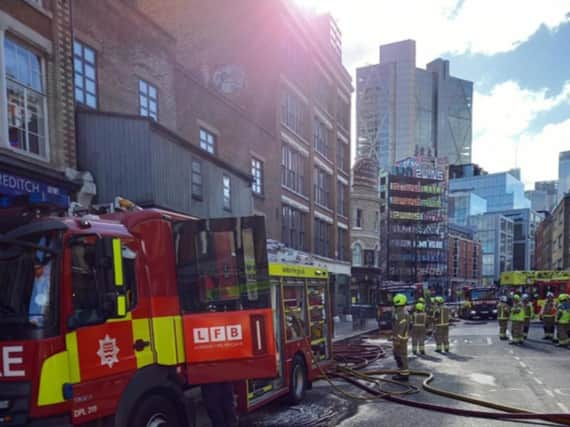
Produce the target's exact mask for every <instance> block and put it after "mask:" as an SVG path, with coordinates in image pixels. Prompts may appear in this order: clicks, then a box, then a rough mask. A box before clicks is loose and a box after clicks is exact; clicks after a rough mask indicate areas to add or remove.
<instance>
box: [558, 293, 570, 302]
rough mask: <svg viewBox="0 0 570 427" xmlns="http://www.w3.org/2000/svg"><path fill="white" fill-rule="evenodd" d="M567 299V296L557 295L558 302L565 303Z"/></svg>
mask: <svg viewBox="0 0 570 427" xmlns="http://www.w3.org/2000/svg"><path fill="white" fill-rule="evenodd" d="M567 299H568V294H560V295H558V301H566V300H567Z"/></svg>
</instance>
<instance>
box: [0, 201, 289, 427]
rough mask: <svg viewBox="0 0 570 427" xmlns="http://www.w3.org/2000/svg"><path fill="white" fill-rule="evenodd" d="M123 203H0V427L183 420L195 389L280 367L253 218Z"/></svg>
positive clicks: (270, 373)
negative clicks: (116, 208) (79, 210)
mask: <svg viewBox="0 0 570 427" xmlns="http://www.w3.org/2000/svg"><path fill="white" fill-rule="evenodd" d="M4 205H6V203H4ZM26 205H27V203H26ZM122 205H123V207H128V208H129V209H128V210H123V211H120V212H113V213H107V214H102V215H100V216H93V215H84V216H82V217H70V216H65V215H62V214H61V213H54V212H51V213H50V214H46V213H45V209H44V208H42V207H39V206H38V207H37V209H35V208H34V209H30V206H29V205H27V206H22V205H18V204H16V205H15V206H14V205H13V206H12V207H10V208H5V209H4V212H3V216H2V217H1V218H3V219H0V426H1V425H9V426H15V425H26V426H48V425H49V426H60V427H61V426H71V425H81V424H88V423H90V422H92V421H97V422H99V421H104V425H113V426H116V427H127V426H128V427H139V426H147V425H169V426H191V425H192V424H193V421H192V420H193V409H192V404H191V402H190V401H189V400H188V399H187V398H185V396H184V391H185V390H186V389H188V388H189V387H190V386H191V385H195V384H202V383H208V382H220V381H242V380H245V379H252V378H253V379H256V378H273V377H275V376H276V375H277V364H276V358H277V355H276V344H275V341H274V333H273V330H274V326H273V313H272V309H271V298H272V297H274V296H273V295H272V294H271V291H270V286H269V285H268V284H269V280H268V263H267V255H266V246H265V245H266V243H265V228H264V222H263V218H262V217H244V218H223V219H210V220H199V219H196V218H191V217H187V216H182V215H177V214H173V213H169V212H163V211H156V210H142V209H140V208H136V207H133V206H132V205H131V204H129V203H122ZM131 208H132V209H131ZM46 209H47V208H46ZM280 369H281V368H280ZM107 422H108V424H106V423H107ZM152 422H155V424H152ZM161 422H162V424H160V423H161ZM97 425H99V424H97Z"/></svg>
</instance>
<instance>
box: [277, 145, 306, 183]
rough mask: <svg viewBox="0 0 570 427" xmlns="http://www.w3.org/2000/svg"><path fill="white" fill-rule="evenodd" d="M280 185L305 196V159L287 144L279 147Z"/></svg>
mask: <svg viewBox="0 0 570 427" xmlns="http://www.w3.org/2000/svg"><path fill="white" fill-rule="evenodd" d="M281 184H282V185H283V186H285V187H287V188H289V189H291V190H293V191H295V192H297V193H299V194H305V193H306V188H305V158H304V157H303V155H302V154H301V153H300V152H298V151H296V150H295V149H293V148H291V147H290V146H289V145H287V144H283V145H282V146H281Z"/></svg>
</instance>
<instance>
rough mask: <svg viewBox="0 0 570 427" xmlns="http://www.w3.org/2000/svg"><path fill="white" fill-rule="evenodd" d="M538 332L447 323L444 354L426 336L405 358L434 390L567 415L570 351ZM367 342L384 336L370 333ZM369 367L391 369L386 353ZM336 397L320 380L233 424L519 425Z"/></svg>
mask: <svg viewBox="0 0 570 427" xmlns="http://www.w3.org/2000/svg"><path fill="white" fill-rule="evenodd" d="M542 335H543V334H542V326H541V325H540V324H533V325H532V327H531V331H530V336H529V340H528V341H527V342H526V343H525V345H524V346H523V347H517V346H512V345H509V344H508V343H507V342H506V341H500V340H499V338H498V328H497V324H496V322H493V321H491V322H488V323H485V322H461V323H459V324H457V325H456V326H454V327H452V328H451V334H450V338H451V339H450V341H451V351H452V353H451V354H449V355H440V354H438V353H435V352H434V350H435V344H434V343H433V342H432V341H430V342H428V344H427V347H426V351H427V353H428V354H427V355H426V356H425V357H415V356H411V357H410V368H411V369H418V370H427V371H432V372H433V373H434V374H435V380H434V382H433V385H435V386H437V387H439V388H444V389H447V390H451V391H456V392H459V393H462V394H467V395H471V396H473V397H476V398H481V399H485V400H491V401H494V402H498V403H502V404H506V405H512V406H517V407H521V408H527V409H529V410H535V411H540V412H556V413H560V412H565V413H568V412H569V407H570V351H569V350H565V349H560V348H557V347H554V346H553V345H552V344H550V343H548V342H545V341H542V340H541V338H542ZM372 342H378V343H382V342H385V341H383V340H381V339H378V340H372ZM374 367H377V368H379V369H381V368H385V369H393V368H394V367H395V364H394V361H393V359H392V357H387V358H386V359H382V360H380V361H378V362H377V363H376V364H375V366H374ZM421 381H422V379H420V378H415V379H413V380H412V383H414V384H417V385H418V386H420V385H421ZM339 387H341V389H342V390H344V391H347V392H351V393H352V392H356V393H358V390H355V389H354V388H352V386H349V385H345V384H339ZM337 395H338V392H337V393H336V394H335V390H333V387H331V385H329V384H328V383H326V382H324V381H320V382H318V383H315V384H314V387H313V390H310V391H308V392H307V400H306V402H305V403H303V404H301V405H299V406H297V407H287V406H286V405H285V404H284V403H279V402H277V403H275V404H273V405H270V406H268V407H267V408H264V409H262V410H260V411H258V413H255V414H251V415H249V416H247V417H243V418H242V420H241V423H240V424H242V425H254V426H263V427H273V426H275V427H277V426H283V425H287V426H289V427H292V426H302V425H317V426H337V425H338V426H341V427H359V426H364V427H366V426H370V427H373V426H374V427H376V426H390V427H398V426H402V427H404V426H405V427H408V426H414V425H418V426H422V427H430V426H434V427H435V426H438V427H439V426H477V427H481V426H515V425H521V423H515V422H502V421H492V420H484V419H475V418H465V417H458V416H455V415H447V414H441V413H436V412H429V411H426V410H422V409H416V408H410V407H407V406H402V405H398V404H396V403H392V402H387V401H385V400H380V401H374V402H361V401H354V400H353V401H350V400H347V399H346V398H343V397H339V396H337ZM410 398H411V399H415V400H419V401H423V402H432V403H438V404H442V405H447V406H450V407H462V408H469V409H473V408H474V406H473V405H469V404H466V403H462V402H457V401H453V400H450V399H447V398H444V397H440V396H436V395H433V394H429V393H426V392H423V391H422V392H421V393H419V394H416V395H413V396H411V397H410ZM533 423H534V422H533ZM539 423H540V422H539Z"/></svg>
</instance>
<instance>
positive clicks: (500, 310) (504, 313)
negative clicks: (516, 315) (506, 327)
mask: <svg viewBox="0 0 570 427" xmlns="http://www.w3.org/2000/svg"><path fill="white" fill-rule="evenodd" d="M510 314H511V307H510V306H509V304H507V303H506V302H500V303H499V304H498V305H497V319H499V320H509V315H510Z"/></svg>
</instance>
